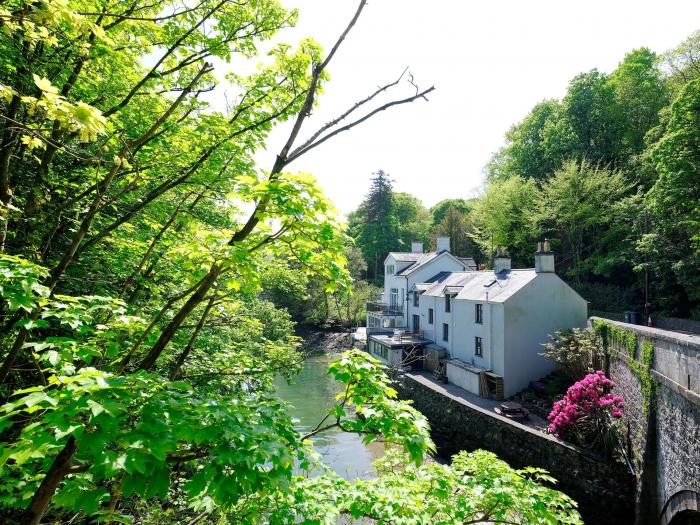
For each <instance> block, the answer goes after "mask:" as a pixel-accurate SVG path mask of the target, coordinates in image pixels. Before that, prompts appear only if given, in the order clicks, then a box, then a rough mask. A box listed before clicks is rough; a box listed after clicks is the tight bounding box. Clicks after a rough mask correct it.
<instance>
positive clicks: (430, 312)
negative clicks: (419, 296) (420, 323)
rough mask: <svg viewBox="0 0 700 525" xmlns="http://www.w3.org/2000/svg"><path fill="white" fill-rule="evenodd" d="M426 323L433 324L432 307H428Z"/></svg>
mask: <svg viewBox="0 0 700 525" xmlns="http://www.w3.org/2000/svg"><path fill="white" fill-rule="evenodd" d="M428 324H433V309H432V308H428Z"/></svg>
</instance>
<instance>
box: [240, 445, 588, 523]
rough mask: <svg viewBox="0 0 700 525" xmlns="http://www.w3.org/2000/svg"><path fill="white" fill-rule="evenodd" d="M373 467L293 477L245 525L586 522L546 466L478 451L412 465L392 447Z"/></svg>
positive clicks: (246, 518)
mask: <svg viewBox="0 0 700 525" xmlns="http://www.w3.org/2000/svg"><path fill="white" fill-rule="evenodd" d="M376 468H377V472H378V476H377V478H374V479H357V480H354V481H353V482H348V481H345V480H343V479H340V478H337V477H336V478H334V479H328V478H304V477H297V478H295V480H294V485H293V486H294V489H293V490H291V491H289V492H288V493H285V494H279V493H277V494H273V495H271V496H270V497H269V498H268V500H267V501H265V502H264V504H261V506H260V509H259V510H258V512H257V514H255V515H252V516H246V517H245V518H244V520H243V523H247V524H251V525H252V524H256V523H260V522H262V521H263V520H262V519H261V517H262V516H263V515H264V513H269V522H270V523H278V524H290V525H291V524H293V523H297V522H298V521H299V520H300V519H301V521H302V522H303V523H318V524H324V525H332V524H335V523H338V520H339V519H341V518H342V517H348V518H350V519H353V520H358V521H360V522H365V521H367V522H372V523H374V522H377V523H402V524H405V525H419V524H424V523H431V524H436V525H438V524H439V525H457V524H462V523H482V522H484V523H485V522H489V523H521V524H525V523H527V524H545V523H562V524H565V523H566V524H580V523H583V522H582V521H581V518H580V516H579V514H578V512H577V511H576V503H575V502H574V501H572V500H571V499H570V498H568V497H567V496H565V495H563V494H561V493H559V492H556V491H554V490H552V489H550V488H547V487H546V486H545V484H547V483H553V482H554V480H553V479H552V478H551V477H550V476H549V475H547V473H546V472H544V471H542V470H540V469H534V468H525V469H520V470H516V469H513V468H511V467H509V466H508V465H507V464H506V463H505V462H503V461H501V460H499V459H498V458H497V457H496V456H495V455H494V454H492V453H490V452H486V451H483V450H477V451H474V452H469V453H468V452H460V453H459V454H457V455H456V456H454V457H453V458H452V462H451V464H450V465H442V464H438V463H433V462H430V463H425V464H422V465H415V464H412V463H410V462H408V461H406V458H405V457H404V455H403V454H401V453H399V452H398V451H392V452H389V453H387V454H386V455H385V456H384V457H383V458H382V459H380V460H378V461H377V462H376ZM309 494H313V495H314V497H313V498H309V497H308V495H309ZM291 509H295V512H291Z"/></svg>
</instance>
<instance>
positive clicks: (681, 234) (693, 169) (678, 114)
mask: <svg viewBox="0 0 700 525" xmlns="http://www.w3.org/2000/svg"><path fill="white" fill-rule="evenodd" d="M699 130H700V80H693V81H691V82H689V83H688V84H687V85H686V86H685V88H684V89H683V90H682V91H681V93H680V94H679V95H678V98H677V99H676V100H675V101H674V102H673V105H672V107H671V117H670V121H669V123H668V126H667V127H666V131H665V133H664V134H663V136H662V137H661V139H660V140H659V142H658V143H657V144H656V145H654V147H653V149H652V151H651V158H652V161H653V163H654V166H655V168H656V171H657V172H658V179H657V180H656V182H655V184H654V185H653V186H652V188H651V189H650V190H649V193H648V194H647V202H648V204H649V209H650V211H651V213H652V215H653V231H652V232H651V236H650V237H649V238H648V242H647V248H649V249H654V248H653V245H654V243H655V242H658V243H659V246H657V248H656V249H659V248H660V247H661V246H668V248H669V249H670V250H671V252H670V254H669V255H671V257H672V262H670V261H668V259H667V255H664V256H663V257H662V259H661V260H660V261H659V263H660V264H659V265H658V266H657V267H656V270H657V271H656V273H657V275H660V274H662V273H670V272H672V273H673V274H675V276H676V279H677V281H678V283H682V284H681V286H682V287H683V289H684V293H685V294H687V296H688V297H689V298H690V299H691V300H692V301H694V302H696V304H697V301H699V300H700V294H699V293H698V289H699V288H698V277H697V276H698V275H699V274H698V269H700V236H699V235H698V231H700V204H699V203H700V153H699V151H700V150H699V148H700V131H699ZM656 249H655V250H656ZM657 253H658V254H659V255H662V254H663V250H661V252H657ZM669 262H670V264H669Z"/></svg>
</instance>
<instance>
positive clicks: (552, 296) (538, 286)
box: [494, 273, 588, 397]
mask: <svg viewBox="0 0 700 525" xmlns="http://www.w3.org/2000/svg"><path fill="white" fill-rule="evenodd" d="M503 306H504V327H505V339H504V344H505V347H504V350H505V354H504V355H505V361H504V365H505V367H504V371H503V373H502V375H503V376H504V381H503V383H504V393H505V396H506V397H509V396H512V395H513V394H516V393H517V392H519V391H520V390H522V389H523V388H526V387H527V386H528V384H529V383H530V381H534V380H537V379H540V378H541V377H544V376H546V375H547V374H548V373H550V372H551V371H552V370H553V369H554V365H553V363H552V362H551V361H549V360H547V359H545V358H544V357H542V356H540V355H539V354H540V353H541V352H542V351H543V348H542V344H543V343H546V342H547V340H548V338H547V336H548V334H553V333H554V332H555V331H556V330H560V329H564V328H574V327H585V326H586V316H587V314H588V307H587V303H586V301H585V300H584V299H583V298H581V296H579V295H578V294H577V293H576V292H575V291H574V290H573V289H572V288H571V287H570V286H568V285H567V284H566V283H565V282H564V281H562V280H561V279H560V278H559V277H558V276H557V275H556V274H554V273H540V274H538V275H537V277H536V278H535V279H533V280H532V281H530V283H528V284H527V285H526V286H525V287H523V288H522V289H521V290H520V291H519V292H518V293H516V294H515V295H514V296H512V297H511V298H510V299H509V300H508V301H506V302H505V303H504V305H503ZM494 370H495V367H494ZM497 373H500V372H497Z"/></svg>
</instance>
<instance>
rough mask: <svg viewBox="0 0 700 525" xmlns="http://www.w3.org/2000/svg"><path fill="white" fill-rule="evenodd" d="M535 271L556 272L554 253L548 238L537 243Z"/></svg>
mask: <svg viewBox="0 0 700 525" xmlns="http://www.w3.org/2000/svg"><path fill="white" fill-rule="evenodd" d="M535 271H536V272H537V273H554V254H553V253H552V252H551V249H550V246H549V241H548V240H547V239H545V241H544V242H540V243H539V244H538V245H537V252H536V253H535Z"/></svg>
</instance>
